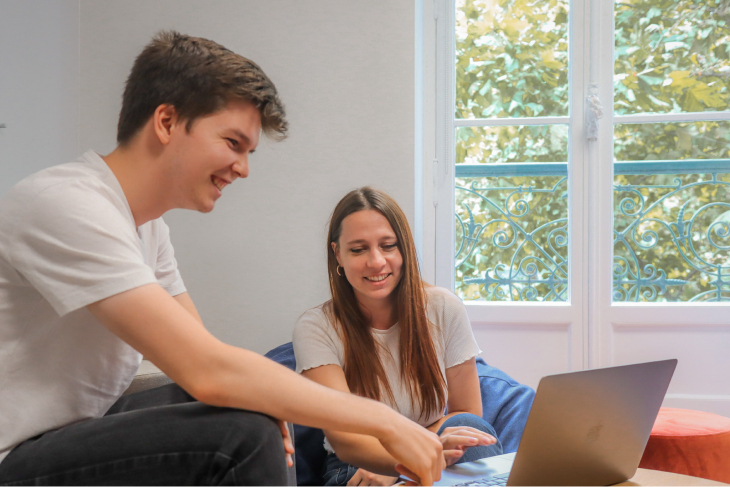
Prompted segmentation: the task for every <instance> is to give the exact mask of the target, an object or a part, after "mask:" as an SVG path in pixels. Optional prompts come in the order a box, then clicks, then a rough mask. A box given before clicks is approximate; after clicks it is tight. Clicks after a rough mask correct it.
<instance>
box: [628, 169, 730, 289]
mask: <svg viewBox="0 0 730 487" xmlns="http://www.w3.org/2000/svg"><path fill="white" fill-rule="evenodd" d="M685 164H686V165H688V168H687V169H686V172H684V173H683V174H648V175H643V174H617V175H616V176H615V181H614V183H615V185H614V268H613V278H614V288H613V301H614V302H625V301H633V302H667V301H730V174H728V173H727V172H725V173H720V174H718V173H716V174H691V172H692V167H691V163H685ZM673 166H674V167H675V168H679V166H681V163H675V164H673ZM617 167H618V165H617ZM727 169H730V164H728V168H726V171H727Z"/></svg>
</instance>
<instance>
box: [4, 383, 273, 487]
mask: <svg viewBox="0 0 730 487" xmlns="http://www.w3.org/2000/svg"><path fill="white" fill-rule="evenodd" d="M0 484H1V485H286V484H287V467H286V459H285V454H284V446H283V443H282V439H281V432H280V430H279V426H278V424H277V422H276V421H275V420H274V419H272V418H270V417H269V416H266V415H264V414H259V413H253V412H250V411H243V410H238V409H228V408H217V407H213V406H208V405H205V404H203V403H200V402H197V401H195V399H193V397H192V396H190V395H189V394H187V393H186V392H185V391H184V390H183V389H182V388H180V387H179V386H178V385H176V384H168V385H166V386H162V387H158V388H155V389H149V390H146V391H142V392H137V393H134V394H130V395H128V396H123V397H122V398H120V399H119V400H118V401H117V402H116V403H115V404H114V405H113V406H112V407H111V409H110V410H109V411H108V412H107V413H106V415H105V416H104V417H102V418H98V419H90V420H87V421H82V422H79V423H75V424H71V425H69V426H65V427H63V428H60V429H57V430H53V431H48V432H46V433H43V434H41V435H39V436H36V437H35V438H31V439H29V440H26V441H24V442H23V443H21V444H20V445H18V446H16V447H15V448H14V449H13V450H12V451H11V452H10V454H9V455H8V456H7V457H6V458H5V460H3V461H2V463H0Z"/></svg>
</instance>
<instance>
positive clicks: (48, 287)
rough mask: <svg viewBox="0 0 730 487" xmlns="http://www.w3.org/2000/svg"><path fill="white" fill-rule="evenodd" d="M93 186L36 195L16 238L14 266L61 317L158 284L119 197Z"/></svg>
mask: <svg viewBox="0 0 730 487" xmlns="http://www.w3.org/2000/svg"><path fill="white" fill-rule="evenodd" d="M89 184H93V183H89V182H85V181H79V182H71V183H64V184H57V185H55V186H51V187H49V188H46V189H44V190H43V191H41V192H40V193H38V194H37V195H35V196H34V197H33V198H32V199H30V201H29V202H28V204H27V206H26V207H25V208H24V211H23V219H22V220H21V221H20V222H19V223H18V224H17V225H16V227H15V228H14V230H13V233H14V235H13V236H12V237H11V239H10V241H11V242H12V243H11V248H10V251H9V252H8V255H9V257H10V259H11V261H12V264H13V266H14V267H15V269H17V271H18V272H20V273H21V274H22V275H23V276H24V277H25V278H26V279H27V280H28V282H29V283H30V284H31V285H32V286H33V287H34V288H35V289H36V290H37V291H38V292H39V293H40V294H41V295H42V296H43V297H44V298H45V299H46V300H48V302H49V303H50V304H51V306H52V307H53V309H54V310H55V311H56V312H57V313H58V314H59V315H61V316H63V315H65V314H68V313H70V312H72V311H75V310H77V309H79V308H82V307H84V306H87V305H89V304H91V303H94V302H96V301H99V300H101V299H104V298H107V297H109V296H113V295H115V294H119V293H121V292H124V291H128V290H130V289H133V288H135V287H139V286H142V285H145V284H150V283H155V282H157V279H156V277H155V275H154V273H153V272H152V269H150V267H148V266H147V265H146V264H145V262H144V257H143V255H142V249H141V246H140V243H139V238H138V236H137V233H136V230H135V229H134V225H133V224H132V223H131V222H130V221H129V218H128V217H127V216H126V215H124V214H123V213H122V211H120V209H119V208H118V206H116V205H115V203H114V201H113V198H114V196H113V195H109V194H105V191H106V190H105V189H104V188H103V187H100V188H91V189H90V188H89V187H88V185H89Z"/></svg>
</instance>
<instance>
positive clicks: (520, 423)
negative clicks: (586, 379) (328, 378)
mask: <svg viewBox="0 0 730 487" xmlns="http://www.w3.org/2000/svg"><path fill="white" fill-rule="evenodd" d="M266 356H267V357H268V358H270V359H271V360H273V361H275V362H278V363H280V364H282V365H284V366H285V367H288V368H289V369H291V370H296V358H295V357H294V348H293V346H292V344H291V342H289V343H285V344H283V345H279V346H278V347H276V348H274V349H273V350H271V351H270V352H268V353H267V354H266ZM477 372H478V374H479V385H480V387H481V393H482V418H483V419H484V420H485V421H486V422H487V423H488V424H490V425H492V426H493V427H494V431H495V432H496V433H497V434H496V436H497V438H498V439H499V441H500V442H501V443H502V449H503V450H504V452H505V453H512V452H515V451H517V446H518V445H519V444H520V439H521V438H522V432H523V430H524V429H525V423H526V422H527V416H528V414H529V413H530V408H531V407H532V401H533V399H534V398H535V391H534V390H533V389H532V388H530V387H528V386H526V385H523V384H520V383H519V382H517V381H515V380H514V379H512V378H511V377H510V376H508V375H507V374H505V373H504V372H502V371H501V370H499V369H497V368H495V367H491V366H489V365H487V363H486V362H485V361H484V360H483V359H481V358H477ZM294 431H295V435H294V442H295V449H296V467H297V483H298V484H299V485H323V484H324V479H323V478H322V472H323V471H327V469H326V466H325V460H326V458H327V452H326V451H325V449H324V448H323V447H322V443H323V442H324V433H323V432H322V430H320V429H316V428H309V427H307V426H300V425H294Z"/></svg>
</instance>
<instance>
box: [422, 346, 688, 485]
mask: <svg viewBox="0 0 730 487" xmlns="http://www.w3.org/2000/svg"><path fill="white" fill-rule="evenodd" d="M676 366H677V360H676V359H672V360H662V361H658V362H647V363H641V364H633V365H622V366H619V367H607V368H602V369H593V370H583V371H579V372H569V373H566V374H556V375H549V376H546V377H543V378H542V379H541V380H540V384H539V385H538V387H537V392H536V394H535V401H534V402H533V404H532V409H531V410H530V415H529V417H528V418H527V424H526V425H525V431H524V433H523V434H522V439H521V441H520V446H519V448H518V449H517V452H515V453H508V454H505V455H499V456H495V457H490V458H484V459H481V460H478V461H476V462H467V463H462V464H458V465H452V466H450V467H447V468H446V470H444V471H443V472H442V475H441V480H440V481H438V482H436V484H435V485H475V486H477V485H611V484H615V483H618V482H623V481H624V480H627V479H630V478H631V477H633V476H634V475H635V474H636V469H637V468H638V466H639V461H641V456H642V455H643V453H644V448H646V443H647V441H649V435H650V434H651V429H652V427H653V426H654V421H655V420H656V417H657V414H658V413H659V408H660V407H661V405H662V401H663V400H664V395H665V394H666V392H667V388H668V387H669V381H670V380H671V379H672V375H673V374H674V369H675V368H676Z"/></svg>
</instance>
